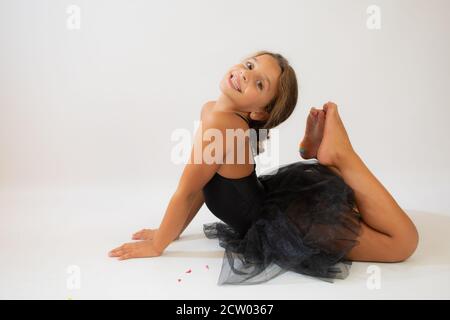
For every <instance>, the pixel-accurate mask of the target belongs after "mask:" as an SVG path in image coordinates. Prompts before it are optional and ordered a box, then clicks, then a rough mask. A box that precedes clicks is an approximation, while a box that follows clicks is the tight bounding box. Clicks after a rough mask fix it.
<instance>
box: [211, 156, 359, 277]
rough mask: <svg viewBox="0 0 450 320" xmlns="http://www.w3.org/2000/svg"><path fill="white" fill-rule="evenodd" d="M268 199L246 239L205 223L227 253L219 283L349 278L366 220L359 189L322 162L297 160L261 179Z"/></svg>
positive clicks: (220, 225)
mask: <svg viewBox="0 0 450 320" xmlns="http://www.w3.org/2000/svg"><path fill="white" fill-rule="evenodd" d="M258 179H259V181H260V182H261V183H262V184H263V186H264V189H265V199H264V201H263V203H262V205H261V206H260V207H259V208H258V211H259V212H258V215H257V218H255V219H254V221H253V223H252V224H251V226H250V228H249V229H248V231H247V232H246V233H245V235H244V236H242V234H240V233H237V232H236V231H235V230H233V228H231V227H230V226H229V225H227V224H225V223H223V222H214V223H208V224H204V225H203V230H204V233H205V235H206V237H207V238H209V239H218V240H219V245H220V246H221V247H223V248H224V249H225V253H224V258H223V264H222V270H221V273H220V276H219V281H218V284H219V285H221V284H257V283H262V282H266V281H268V280H270V279H272V278H274V277H276V276H277V275H279V274H281V273H283V272H286V271H293V272H297V273H300V274H302V275H307V276H312V277H316V278H319V279H321V280H325V281H329V282H333V279H336V278H337V279H344V278H346V277H347V275H348V273H349V269H350V266H351V262H350V261H348V260H347V259H346V255H347V253H348V252H349V251H350V250H351V249H352V248H353V247H354V246H355V245H356V244H357V243H358V241H357V237H358V235H359V232H360V219H361V216H360V214H359V213H358V211H356V210H355V208H356V203H355V197H354V192H353V190H352V189H351V188H350V187H349V186H348V185H347V184H346V183H345V182H344V180H343V179H342V178H341V177H340V176H338V175H337V174H335V173H334V172H333V171H331V170H330V169H329V168H328V167H326V166H323V165H321V164H319V163H318V162H311V161H309V162H307V161H305V162H302V161H299V162H294V163H291V164H288V165H284V166H280V167H278V169H276V170H272V171H270V172H268V173H265V174H263V175H260V176H258Z"/></svg>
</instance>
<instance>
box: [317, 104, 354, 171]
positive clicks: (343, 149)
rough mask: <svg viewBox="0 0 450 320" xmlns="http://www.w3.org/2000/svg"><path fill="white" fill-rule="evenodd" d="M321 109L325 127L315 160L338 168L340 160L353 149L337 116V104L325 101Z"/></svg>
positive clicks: (351, 152)
mask: <svg viewBox="0 0 450 320" xmlns="http://www.w3.org/2000/svg"><path fill="white" fill-rule="evenodd" d="M323 111H324V112H325V128H324V131H323V138H322V143H321V144H320V146H319V150H318V151H317V160H318V161H319V163H320V164H322V165H325V166H333V167H336V168H339V167H340V162H341V161H343V159H345V158H346V157H347V156H349V155H351V154H354V153H355V151H354V150H353V146H352V144H351V143H350V139H349V137H348V134H347V131H346V130H345V127H344V124H343V123H342V120H341V118H340V116H339V113H338V110H337V105H336V104H335V103H333V102H327V103H325V104H324V106H323Z"/></svg>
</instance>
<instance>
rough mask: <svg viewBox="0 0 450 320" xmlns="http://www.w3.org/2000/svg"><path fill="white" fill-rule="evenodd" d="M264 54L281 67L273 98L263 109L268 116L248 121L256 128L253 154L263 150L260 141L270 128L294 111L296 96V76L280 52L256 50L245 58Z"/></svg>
mask: <svg viewBox="0 0 450 320" xmlns="http://www.w3.org/2000/svg"><path fill="white" fill-rule="evenodd" d="M264 54H268V55H270V56H271V57H273V58H275V60H276V61H277V62H278V65H279V66H280V68H281V75H280V79H279V82H278V89H277V92H276V93H275V96H274V98H273V99H272V101H270V102H269V104H268V105H267V106H266V107H265V108H264V111H266V112H267V113H269V118H268V119H267V120H265V121H258V120H253V119H250V121H249V127H250V129H255V130H256V147H255V146H253V149H254V153H255V155H259V154H260V153H261V152H263V151H264V148H263V145H262V143H263V142H264V141H265V140H266V139H269V138H270V129H271V128H274V127H276V126H278V125H279V124H281V123H282V122H284V121H285V120H286V119H287V118H289V116H290V115H291V114H292V112H293V111H294V108H295V105H296V104H297V98H298V84H297V76H296V74H295V71H294V69H293V68H292V67H291V65H290V64H289V62H288V60H287V59H286V58H284V57H283V56H282V55H281V54H279V53H274V52H270V51H258V52H256V53H254V54H253V55H251V56H249V57H247V59H249V58H254V57H258V56H262V55H264ZM259 129H266V130H267V135H265V134H263V135H262V137H260V134H259V133H260V132H259ZM255 149H256V150H255Z"/></svg>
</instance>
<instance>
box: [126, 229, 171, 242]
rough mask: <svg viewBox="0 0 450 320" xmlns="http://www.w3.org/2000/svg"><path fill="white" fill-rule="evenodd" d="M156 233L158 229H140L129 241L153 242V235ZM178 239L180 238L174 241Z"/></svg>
mask: <svg viewBox="0 0 450 320" xmlns="http://www.w3.org/2000/svg"><path fill="white" fill-rule="evenodd" d="M156 231H158V229H142V230H140V231H138V232H136V233H134V234H133V236H132V237H131V239H133V240H153V238H154V237H155V233H156ZM178 239H180V236H178V237H177V238H176V239H175V240H178Z"/></svg>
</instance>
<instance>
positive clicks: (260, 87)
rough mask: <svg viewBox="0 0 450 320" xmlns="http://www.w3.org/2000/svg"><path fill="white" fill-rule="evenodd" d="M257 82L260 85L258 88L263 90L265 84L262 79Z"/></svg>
mask: <svg viewBox="0 0 450 320" xmlns="http://www.w3.org/2000/svg"><path fill="white" fill-rule="evenodd" d="M256 84H257V86H258V88H259V89H260V90H262V89H263V88H264V86H263V84H262V81H260V80H258V81H257V82H256Z"/></svg>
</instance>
